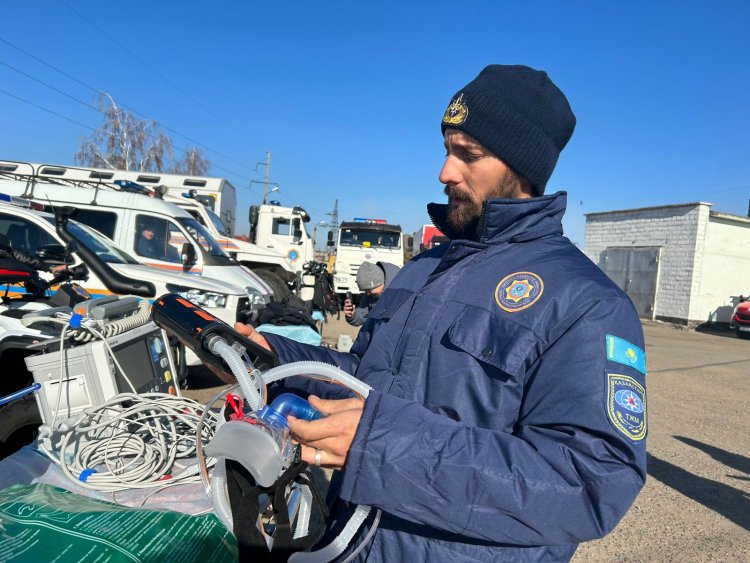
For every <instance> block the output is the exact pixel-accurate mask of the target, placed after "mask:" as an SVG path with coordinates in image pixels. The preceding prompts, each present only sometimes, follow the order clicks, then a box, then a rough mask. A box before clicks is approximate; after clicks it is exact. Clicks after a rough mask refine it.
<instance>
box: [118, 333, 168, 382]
mask: <svg viewBox="0 0 750 563" xmlns="http://www.w3.org/2000/svg"><path fill="white" fill-rule="evenodd" d="M157 340H158V342H159V344H157V346H159V345H160V344H161V338H158V337H156V335H153V334H149V335H148V337H145V338H138V339H136V340H133V341H132V342H128V343H126V344H124V345H122V346H118V347H117V348H114V350H113V351H114V353H115V357H116V358H117V361H118V362H119V363H120V365H121V366H122V369H123V370H125V373H126V374H127V376H128V378H129V379H130V381H131V382H132V383H133V386H134V387H135V389H136V391H138V392H148V391H152V390H153V387H154V384H155V382H156V380H157V379H159V374H158V373H157V372H156V370H155V369H154V360H153V358H152V350H150V349H149V348H153V346H154V344H155V342H156V341H157ZM157 362H158V356H157ZM116 381H117V389H118V390H119V391H120V392H129V391H131V389H130V386H129V385H128V384H127V382H126V381H125V380H124V379H123V377H122V375H121V374H120V372H119V371H117V375H116Z"/></svg>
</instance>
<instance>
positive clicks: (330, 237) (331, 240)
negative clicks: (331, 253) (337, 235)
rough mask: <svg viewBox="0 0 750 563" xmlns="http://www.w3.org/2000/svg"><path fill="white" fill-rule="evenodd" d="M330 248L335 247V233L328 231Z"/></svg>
mask: <svg viewBox="0 0 750 563" xmlns="http://www.w3.org/2000/svg"><path fill="white" fill-rule="evenodd" d="M328 246H333V231H328Z"/></svg>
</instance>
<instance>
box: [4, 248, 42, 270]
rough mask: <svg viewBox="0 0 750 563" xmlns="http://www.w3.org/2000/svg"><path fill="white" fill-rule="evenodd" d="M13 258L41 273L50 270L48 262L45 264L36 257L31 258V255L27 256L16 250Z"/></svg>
mask: <svg viewBox="0 0 750 563" xmlns="http://www.w3.org/2000/svg"><path fill="white" fill-rule="evenodd" d="M13 258H15V259H16V260H18V261H19V262H21V263H22V264H25V265H27V266H28V267H29V268H33V269H35V270H38V271H40V272H48V271H49V269H50V265H49V264H47V263H46V262H43V261H42V260H39V259H38V258H36V257H35V256H31V255H30V254H26V253H25V252H23V251H21V250H16V249H15V248H14V249H13Z"/></svg>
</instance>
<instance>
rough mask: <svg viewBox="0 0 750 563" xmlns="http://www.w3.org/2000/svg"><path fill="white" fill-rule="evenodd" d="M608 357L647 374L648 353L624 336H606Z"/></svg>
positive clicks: (612, 360) (611, 360)
mask: <svg viewBox="0 0 750 563" xmlns="http://www.w3.org/2000/svg"><path fill="white" fill-rule="evenodd" d="M606 342H607V359H608V360H609V361H610V362H617V363H618V364H623V365H626V366H630V367H632V368H633V369H637V370H638V371H640V372H641V373H642V374H643V375H646V353H645V352H644V351H643V350H641V349H640V348H639V347H638V346H636V345H635V344H631V343H630V342H628V341H627V340H625V339H623V338H619V337H617V336H612V335H611V334H608V335H607V336H606Z"/></svg>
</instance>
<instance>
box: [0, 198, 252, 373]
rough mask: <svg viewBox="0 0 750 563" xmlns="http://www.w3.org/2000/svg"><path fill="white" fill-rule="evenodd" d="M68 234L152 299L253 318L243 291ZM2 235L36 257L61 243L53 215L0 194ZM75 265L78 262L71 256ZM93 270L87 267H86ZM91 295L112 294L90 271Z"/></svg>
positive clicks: (88, 232) (73, 229)
mask: <svg viewBox="0 0 750 563" xmlns="http://www.w3.org/2000/svg"><path fill="white" fill-rule="evenodd" d="M68 232H69V233H70V234H71V235H72V237H73V238H74V239H75V240H76V243H77V245H78V246H79V248H80V247H85V248H86V249H88V250H90V251H91V252H93V253H94V254H96V255H97V256H98V257H99V258H100V259H101V260H103V261H104V262H106V263H107V265H108V266H109V267H110V268H112V269H113V270H115V271H116V272H118V273H120V274H122V275H124V276H125V277H127V278H128V279H130V280H135V281H138V280H140V281H149V282H151V283H152V284H153V285H154V287H155V295H154V296H153V298H152V299H151V300H152V301H153V299H155V298H157V297H159V296H161V295H163V294H165V293H178V294H180V295H182V296H183V297H185V298H186V299H188V300H190V301H192V302H193V303H196V304H197V305H200V306H201V307H203V308H204V309H206V310H207V311H209V312H210V313H211V314H213V315H214V316H216V317H218V318H220V319H221V320H223V321H225V322H227V323H229V324H233V323H234V322H235V321H236V320H240V321H246V320H248V318H249V315H250V314H251V310H250V307H249V301H248V298H247V294H246V292H245V289H244V288H243V287H237V286H233V285H230V284H227V283H223V282H219V281H218V280H214V279H211V278H205V277H201V276H189V275H187V274H183V273H176V272H169V271H166V270H155V269H153V268H150V267H148V266H145V265H143V264H139V263H138V262H137V261H136V260H135V259H134V258H133V257H132V256H130V255H128V254H127V253H126V252H125V251H123V250H122V249H120V248H119V247H118V246H117V245H116V244H114V243H113V242H112V241H111V240H109V239H108V238H106V237H104V236H102V235H101V234H100V233H97V232H96V231H95V230H93V229H91V228H90V227H87V226H86V225H82V224H79V223H76V222H75V221H70V222H69V223H68ZM0 235H4V236H5V237H6V238H7V239H8V241H9V242H10V244H11V246H12V247H13V248H14V249H16V250H20V251H23V252H25V253H26V254H29V255H32V256H34V255H35V254H37V251H38V250H39V249H40V247H44V246H46V245H63V246H64V245H65V242H64V241H63V240H62V239H61V237H60V235H59V233H58V232H57V231H56V228H55V217H54V216H53V215H51V214H49V213H45V212H42V211H36V210H34V209H31V208H29V207H27V206H26V207H25V206H23V200H19V199H18V198H11V197H8V196H7V195H5V194H1V193H0ZM75 260H76V262H75V264H80V263H81V259H80V258H79V257H77V256H76V257H75ZM87 265H89V266H91V265H90V264H87ZM79 285H81V286H82V287H83V288H84V289H85V290H86V291H87V292H88V293H90V294H91V296H92V297H102V296H105V295H111V294H112V291H110V290H109V289H107V287H106V284H105V282H104V281H103V280H102V279H101V278H99V277H98V276H97V274H96V273H95V272H94V271H93V269H92V268H91V267H89V276H88V279H87V280H86V281H83V282H80V284H79ZM0 291H2V292H3V294H4V293H5V292H6V291H7V292H9V294H13V293H18V292H19V291H22V290H21V289H20V288H19V287H18V286H7V285H5V286H2V285H0ZM187 363H188V365H198V364H199V363H200V362H199V361H198V358H197V356H195V355H194V354H192V353H190V354H188V356H187Z"/></svg>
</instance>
